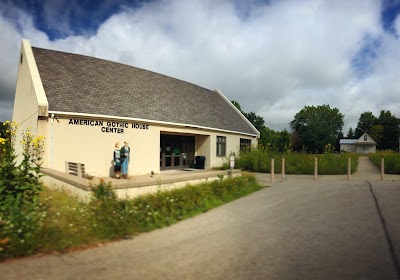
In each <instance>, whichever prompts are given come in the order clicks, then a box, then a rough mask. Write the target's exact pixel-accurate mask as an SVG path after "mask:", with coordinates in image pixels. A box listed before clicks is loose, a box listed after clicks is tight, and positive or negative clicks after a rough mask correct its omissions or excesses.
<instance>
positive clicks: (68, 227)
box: [0, 175, 262, 260]
mask: <svg viewBox="0 0 400 280" xmlns="http://www.w3.org/2000/svg"><path fill="white" fill-rule="evenodd" d="M260 189H262V187H261V186H260V185H259V184H258V183H257V182H256V180H255V178H254V177H253V176H248V175H244V176H241V177H236V178H232V179H226V180H217V181H213V182H209V183H203V184H199V185H188V186H186V187H184V188H180V189H174V190H170V191H162V192H158V193H154V194H148V195H145V196H141V197H138V198H135V199H117V198H116V195H115V193H114V192H113V191H112V189H111V185H107V184H105V183H101V184H100V185H98V186H97V187H96V188H95V191H94V195H93V198H92V200H91V201H90V202H89V203H83V202H81V201H79V200H77V199H76V198H74V197H71V196H69V195H68V194H66V193H65V192H61V191H55V190H50V189H47V188H46V189H45V190H44V191H42V192H41V194H40V199H39V203H38V204H37V205H36V206H35V208H34V209H28V210H27V211H29V215H33V217H38V218H37V219H35V222H34V223H33V222H31V223H29V225H30V227H23V226H22V223H26V221H27V219H26V218H25V219H21V218H22V217H26V216H27V214H28V213H25V212H24V210H23V209H18V212H17V213H16V215H14V216H5V215H3V216H2V215H1V213H0V230H1V233H0V260H4V259H7V258H13V257H18V256H26V255H32V254H39V253H47V252H53V251H61V252H62V251H65V250H67V249H70V248H76V247H82V246H89V245H93V244H96V243H99V242H105V241H108V240H116V239H119V238H124V237H127V236H133V235H136V234H139V233H141V232H147V231H151V230H153V229H156V228H161V227H165V226H169V225H172V224H174V223H176V222H179V221H181V220H184V219H186V218H189V217H193V216H195V215H197V214H200V213H203V212H206V211H209V210H210V209H213V208H215V207H218V206H220V205H222V204H225V203H227V202H230V201H232V200H235V199H237V198H239V197H242V196H245V195H247V194H250V193H252V192H255V191H258V190H260ZM15 217H16V218H15ZM11 220H12V221H11ZM28 220H29V219H28ZM19 221H22V222H19ZM25 229H26V230H25ZM33 233H34V234H33ZM21 240H23V242H22V243H21ZM19 244H23V246H20V245H19Z"/></svg>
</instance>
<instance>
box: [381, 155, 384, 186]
mask: <svg viewBox="0 0 400 280" xmlns="http://www.w3.org/2000/svg"><path fill="white" fill-rule="evenodd" d="M384 175H385V159H384V158H381V180H382V181H383V179H384V177H385V176H384Z"/></svg>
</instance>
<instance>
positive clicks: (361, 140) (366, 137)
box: [357, 132, 376, 145]
mask: <svg viewBox="0 0 400 280" xmlns="http://www.w3.org/2000/svg"><path fill="white" fill-rule="evenodd" d="M357 144H375V145H376V142H375V140H374V139H372V137H371V136H369V135H368V133H366V132H364V134H363V135H361V137H360V138H358V140H357Z"/></svg>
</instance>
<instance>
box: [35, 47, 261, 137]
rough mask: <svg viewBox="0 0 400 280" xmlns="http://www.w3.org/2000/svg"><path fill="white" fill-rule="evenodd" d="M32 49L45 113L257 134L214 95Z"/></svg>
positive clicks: (87, 59)
mask: <svg viewBox="0 0 400 280" xmlns="http://www.w3.org/2000/svg"><path fill="white" fill-rule="evenodd" d="M32 50H33V54H34V57H35V60H36V64H37V67H38V69H39V74H40V77H41V79H42V83H43V87H44V90H45V93H46V96H47V99H48V103H49V111H59V112H66V113H79V114H94V115H105V116H119V117H124V118H133V119H144V120H151V121H159V122H168V123H176V124H185V125H194V126H201V127H208V128H213V129H220V130H228V131H234V132H240V133H245V134H251V135H257V134H258V131H257V130H256V129H255V128H254V127H253V126H252V125H251V124H249V123H248V122H246V120H245V119H243V118H244V117H243V116H242V115H241V114H240V113H238V112H236V111H235V110H234V108H232V106H231V105H230V104H229V103H228V102H227V101H226V100H225V99H224V98H223V97H222V96H221V95H220V94H219V93H218V92H216V91H211V90H209V89H206V88H202V87H200V86H197V85H194V84H191V83H187V82H184V81H181V80H178V79H175V78H171V77H168V76H165V75H161V74H158V73H154V72H151V71H147V70H143V69H140V68H136V67H133V66H128V65H124V64H120V63H116V62H111V61H107V60H102V59H97V58H93V57H89V56H83V55H77V54H70V53H64V52H59V51H52V50H46V49H40V48H32Z"/></svg>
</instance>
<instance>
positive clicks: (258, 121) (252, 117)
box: [243, 112, 265, 131]
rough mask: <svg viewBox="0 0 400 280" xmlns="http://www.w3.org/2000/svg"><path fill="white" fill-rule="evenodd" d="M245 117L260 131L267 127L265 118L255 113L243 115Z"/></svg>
mask: <svg viewBox="0 0 400 280" xmlns="http://www.w3.org/2000/svg"><path fill="white" fill-rule="evenodd" d="M243 115H244V116H245V117H246V118H247V119H248V120H249V121H250V122H251V123H252V125H254V127H255V128H256V129H257V130H258V131H260V130H262V129H263V127H264V125H265V121H264V118H263V117H261V116H259V115H257V114H256V113H254V112H250V113H243Z"/></svg>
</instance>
